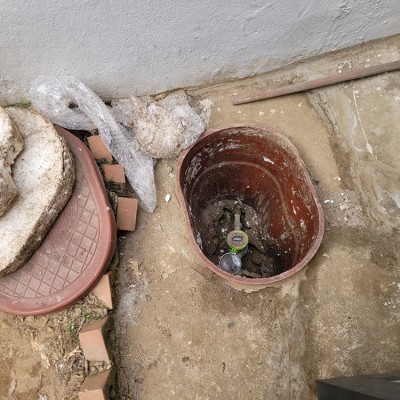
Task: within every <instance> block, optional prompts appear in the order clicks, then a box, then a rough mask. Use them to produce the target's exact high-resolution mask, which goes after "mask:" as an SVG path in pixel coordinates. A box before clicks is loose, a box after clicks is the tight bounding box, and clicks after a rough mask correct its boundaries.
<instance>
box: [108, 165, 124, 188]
mask: <svg viewBox="0 0 400 400" xmlns="http://www.w3.org/2000/svg"><path fill="white" fill-rule="evenodd" d="M103 171H104V180H106V181H108V182H116V183H125V171H124V168H123V167H121V166H120V165H119V164H104V165H103Z"/></svg>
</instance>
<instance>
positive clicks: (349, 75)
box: [232, 60, 400, 105]
mask: <svg viewBox="0 0 400 400" xmlns="http://www.w3.org/2000/svg"><path fill="white" fill-rule="evenodd" d="M398 69H400V60H398V61H393V62H390V63H385V64H380V65H373V66H371V67H366V68H360V69H354V70H350V71H345V72H343V73H342V74H337V75H333V76H326V77H323V78H319V79H314V80H311V81H306V82H298V83H294V84H293V85H288V86H283V87H280V88H275V89H268V90H263V91H261V92H259V93H256V94H247V95H244V96H237V97H234V98H233V99H232V104H234V105H239V104H246V103H252V102H254V101H259V100H266V99H271V98H273V97H279V96H285V95H287V94H293V93H298V92H304V91H306V90H311V89H317V88H320V87H324V86H330V85H335V84H337V83H342V82H347V81H351V80H354V79H360V78H366V77H368V76H373V75H378V74H383V73H385V72H391V71H395V70H398Z"/></svg>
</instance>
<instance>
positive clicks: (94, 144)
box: [87, 135, 112, 160]
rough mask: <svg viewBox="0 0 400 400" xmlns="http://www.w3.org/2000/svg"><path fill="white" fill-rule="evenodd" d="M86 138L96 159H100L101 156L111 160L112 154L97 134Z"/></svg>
mask: <svg viewBox="0 0 400 400" xmlns="http://www.w3.org/2000/svg"><path fill="white" fill-rule="evenodd" d="M87 139H88V144H89V148H90V151H91V152H92V154H93V157H94V158H95V159H96V160H100V159H102V158H107V159H108V160H112V154H111V153H110V152H109V150H108V149H107V147H106V146H105V144H104V143H103V140H102V139H101V137H100V136H99V135H96V136H89V137H88V138H87Z"/></svg>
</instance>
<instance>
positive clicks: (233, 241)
mask: <svg viewBox="0 0 400 400" xmlns="http://www.w3.org/2000/svg"><path fill="white" fill-rule="evenodd" d="M226 243H227V244H228V246H229V248H230V250H231V251H232V252H233V253H238V252H239V251H242V250H244V249H245V248H246V247H247V245H248V244H249V237H248V236H247V234H246V233H245V232H243V231H241V230H240V229H235V230H233V231H231V232H229V233H228V236H227V238H226Z"/></svg>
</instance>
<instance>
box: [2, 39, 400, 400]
mask: <svg viewBox="0 0 400 400" xmlns="http://www.w3.org/2000/svg"><path fill="white" fill-rule="evenodd" d="M399 49H400V36H397V37H393V38H389V39H385V40H382V41H378V42H374V43H368V44H366V45H364V46H362V47H357V48H355V49H351V50H347V51H340V52H338V53H335V54H331V55H329V56H325V57H322V58H319V59H315V60H310V61H307V62H304V63H301V64H298V65H296V66H292V67H288V68H286V69H283V70H279V71H276V72H274V73H271V74H268V75H265V76H262V77H257V78H252V79H246V80H243V81H238V82H233V83H231V84H226V85H220V86H214V87H207V88H203V89H193V90H191V91H190V92H191V93H192V94H193V95H194V96H196V97H198V98H208V99H210V100H212V101H213V103H214V105H213V109H212V117H211V124H210V125H211V127H216V126H218V125H229V124H234V123H238V122H240V123H246V122H249V123H254V124H259V125H268V126H272V127H274V128H276V129H279V130H281V132H283V133H284V134H285V135H287V136H288V138H289V139H290V140H291V141H292V142H293V143H294V145H295V146H296V147H297V148H298V150H299V152H300V155H301V157H302V158H303V160H304V161H305V164H306V165H307V168H308V170H309V173H310V175H311V177H312V179H313V182H314V183H315V186H316V190H317V193H318V196H319V198H320V200H321V203H322V204H323V209H324V213H325V219H326V231H325V236H324V240H323V242H322V245H321V247H320V249H319V251H318V253H317V255H316V256H315V257H314V258H313V260H312V261H311V262H310V263H309V265H308V266H307V267H306V268H304V269H303V270H302V271H301V272H300V273H298V274H297V275H296V276H294V277H292V278H290V279H288V280H286V281H284V282H282V283H281V284H276V285H274V286H272V287H269V288H267V289H264V290H260V291H258V292H253V293H247V292H245V291H239V290H237V289H233V288H232V287H230V286H229V285H227V284H226V283H225V282H223V281H222V280H220V279H219V278H217V277H216V276H214V275H212V274H211V273H209V271H208V270H207V269H206V268H205V267H204V266H203V265H202V262H201V260H200V259H199V257H198V255H197V254H196V252H195V251H194V249H193V247H192V246H191V244H190V243H189V240H188V231H187V229H186V226H185V225H184V223H183V214H182V210H181V208H180V205H179V204H178V201H177V197H176V194H175V186H174V185H175V176H174V175H175V173H176V171H175V160H164V161H162V162H159V163H158V164H157V166H156V181H157V187H158V197H159V205H158V207H157V209H156V211H155V213H154V214H147V213H145V212H139V215H138V223H137V230H136V232H134V233H131V234H127V235H126V236H124V237H120V240H119V242H120V253H121V263H120V265H119V267H118V280H117V293H116V295H117V296H116V302H117V307H116V309H115V311H113V314H114V320H115V335H112V336H111V337H115V340H114V341H113V345H114V350H115V362H116V368H117V370H118V385H117V386H118V389H119V392H120V394H119V399H121V400H124V399H134V400H156V399H162V400H169V399H179V400H206V399H209V400H214V399H218V400H228V399H229V400H232V399H235V400H240V399H245V400H248V399H255V400H274V399H279V400H296V399H298V400H308V399H315V398H316V396H315V379H317V378H329V377H336V376H343V375H355V374H368V373H381V372H382V373H383V372H390V371H395V370H398V371H400V261H399V256H398V254H400V252H399V250H400V239H399V234H398V233H399V232H398V229H399V228H398V226H399V222H400V172H399V171H400V159H399V157H397V155H398V154H399V153H400V141H399V140H398V135H399V128H398V127H399V126H400V116H399V113H398V112H397V110H398V109H399V107H400V71H398V72H392V73H389V74H385V75H381V76H377V77H371V78H368V79H363V80H360V81H353V82H350V83H347V84H342V85H336V86H334V87H331V88H325V89H321V90H315V91H313V92H312V93H307V94H296V95H291V96H287V97H284V98H280V99H274V100H267V101H263V102H258V103H253V104H248V105H243V106H236V107H234V106H232V105H231V97H232V96H233V95H234V94H235V93H237V94H240V93H247V92H248V91H254V92H255V91H257V90H258V89H261V88H265V87H274V86H279V85H282V84H285V83H290V82H293V81H295V80H300V79H306V78H316V77H319V76H322V75H324V74H338V73H340V71H342V72H343V71H345V70H346V69H349V68H358V67H361V68H363V67H364V66H366V65H374V64H378V63H383V62H388V61H392V60H398V59H399V58H400V50H399ZM171 171H172V172H171ZM167 194H171V196H172V197H171V200H170V201H169V202H165V200H164V199H165V196H166V195H167ZM325 200H329V202H326V204H325ZM105 313H107V310H105V309H104V308H102V307H101V306H99V305H98V304H97V303H96V301H95V300H94V299H93V298H92V297H91V296H87V297H86V298H85V299H83V300H82V301H81V302H79V303H77V304H75V305H73V306H71V307H69V308H68V309H67V310H65V311H62V312H59V313H54V314H51V315H47V316H43V317H35V318H33V317H27V318H21V317H14V316H10V315H7V314H4V313H0V328H1V329H0V330H1V337H0V399H12V400H28V399H29V400H31V399H39V400H62V399H66V400H73V399H77V390H78V388H79V385H80V383H81V382H82V381H83V379H84V375H85V374H86V373H87V372H88V371H87V368H88V365H87V364H86V363H85V360H84V358H83V355H82V353H81V351H80V349H79V346H78V344H79V343H78V332H79V329H80V328H81V327H82V326H83V324H85V323H87V322H89V320H91V319H99V318H102V317H103V316H104V315H105ZM89 367H90V366H89ZM89 369H90V368H89ZM89 372H90V371H89Z"/></svg>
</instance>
